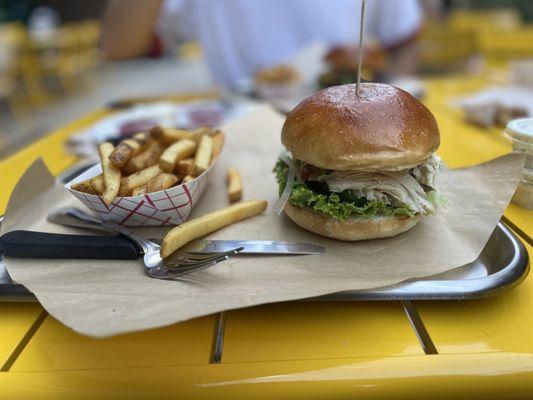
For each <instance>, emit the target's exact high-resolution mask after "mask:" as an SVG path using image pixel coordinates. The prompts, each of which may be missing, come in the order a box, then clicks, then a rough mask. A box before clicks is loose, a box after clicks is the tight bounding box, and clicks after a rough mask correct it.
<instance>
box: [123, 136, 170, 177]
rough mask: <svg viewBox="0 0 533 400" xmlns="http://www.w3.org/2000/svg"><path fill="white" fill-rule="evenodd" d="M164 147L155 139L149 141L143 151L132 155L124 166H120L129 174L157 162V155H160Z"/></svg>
mask: <svg viewBox="0 0 533 400" xmlns="http://www.w3.org/2000/svg"><path fill="white" fill-rule="evenodd" d="M164 149H165V148H164V146H163V145H162V144H161V143H159V142H157V141H154V142H151V143H150V144H149V145H148V146H147V147H146V149H145V150H144V151H143V152H141V153H139V154H137V155H136V156H135V157H132V158H131V159H130V160H129V161H128V162H127V163H126V164H125V165H124V167H122V171H123V172H124V173H125V174H128V175H129V174H133V173H135V172H137V171H140V170H142V169H145V168H148V167H151V166H152V165H155V164H157V162H158V161H159V156H161V154H162V153H163V150H164Z"/></svg>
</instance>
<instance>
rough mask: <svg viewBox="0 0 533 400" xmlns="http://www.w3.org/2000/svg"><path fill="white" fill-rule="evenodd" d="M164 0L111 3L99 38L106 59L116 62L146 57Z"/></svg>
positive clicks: (121, 0)
mask: <svg viewBox="0 0 533 400" xmlns="http://www.w3.org/2000/svg"><path fill="white" fill-rule="evenodd" d="M160 7H161V0H110V1H109V2H108V4H107V7H106V10H105V13H104V18H103V25H102V35H101V37H100V47H101V48H102V50H103V52H104V54H105V55H106V57H108V58H110V59H114V60H121V59H127V58H134V57H139V56H143V55H146V54H147V53H148V52H149V51H150V49H151V46H152V45H153V41H154V26H155V23H156V20H157V16H158V14H159V8H160Z"/></svg>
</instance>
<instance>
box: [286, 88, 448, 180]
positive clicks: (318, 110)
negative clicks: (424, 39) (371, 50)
mask: <svg viewBox="0 0 533 400" xmlns="http://www.w3.org/2000/svg"><path fill="white" fill-rule="evenodd" d="M281 141H282V143H283V144H284V145H285V147H286V148H287V149H288V150H289V151H290V152H291V153H292V155H293V157H294V158H295V159H297V160H301V161H304V162H306V163H308V164H311V165H314V166H316V167H320V168H324V169H331V170H338V171H345V170H366V171H372V170H381V169H387V170H399V169H405V168H412V167H414V166H416V165H418V164H420V163H422V162H424V161H425V160H426V159H428V158H429V157H430V156H431V155H432V154H433V153H434V152H435V151H436V150H437V148H438V147H439V144H440V135H439V129H438V127H437V122H436V121H435V118H434V117H433V114H432V113H431V112H430V111H429V110H428V109H427V108H426V106H424V105H423V104H422V103H420V102H419V101H418V100H417V99H415V98H414V97H413V96H411V95H410V94H409V93H407V92H405V91H403V90H401V89H398V88H396V87H393V86H390V85H385V84H380V83H362V84H361V87H360V96H357V95H356V87H355V84H354V85H342V86H334V87H330V88H327V89H324V90H321V91H319V92H317V93H315V94H314V95H312V96H310V97H307V98H306V99H305V100H303V101H302V102H301V103H300V104H298V105H297V106H296V107H295V108H294V109H293V110H292V111H291V112H290V113H289V115H288V116H287V119H286V120H285V124H284V125H283V129H282V133H281Z"/></svg>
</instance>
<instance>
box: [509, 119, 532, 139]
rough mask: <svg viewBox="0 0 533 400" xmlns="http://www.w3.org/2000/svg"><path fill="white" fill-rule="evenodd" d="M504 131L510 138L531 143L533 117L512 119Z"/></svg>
mask: <svg viewBox="0 0 533 400" xmlns="http://www.w3.org/2000/svg"><path fill="white" fill-rule="evenodd" d="M505 131H506V133H507V134H508V135H509V136H511V138H512V139H514V140H517V141H519V142H522V143H524V144H530V145H533V118H519V119H514V120H512V121H511V122H509V123H508V124H507V128H506V129H505Z"/></svg>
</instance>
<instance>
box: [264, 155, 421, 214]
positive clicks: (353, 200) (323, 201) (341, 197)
mask: <svg viewBox="0 0 533 400" xmlns="http://www.w3.org/2000/svg"><path fill="white" fill-rule="evenodd" d="M273 172H274V173H275V174H276V180H277V181H278V184H279V194H281V193H282V192H283V190H284V189H285V185H286V184H287V175H288V172H289V167H288V166H287V165H286V164H285V163H284V162H283V161H281V160H278V162H277V163H276V166H275V167H274V171H273ZM289 204H291V205H293V206H296V207H308V208H311V209H313V210H315V211H316V212H320V213H323V214H325V215H327V216H329V217H333V218H335V219H338V220H339V221H344V220H345V219H347V218H357V217H361V218H371V217H377V216H398V217H400V216H405V217H410V216H413V215H414V213H413V211H411V210H410V209H409V208H407V207H406V206H401V207H394V206H391V205H389V204H386V203H384V202H382V201H379V200H373V201H368V200H367V199H362V198H358V197H357V196H355V194H354V193H353V191H351V190H345V191H344V192H342V193H333V192H329V193H327V194H324V193H317V192H315V191H313V190H312V189H311V188H310V187H309V186H307V185H306V184H305V183H303V182H299V181H295V182H294V184H293V187H292V191H291V195H290V197H289Z"/></svg>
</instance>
